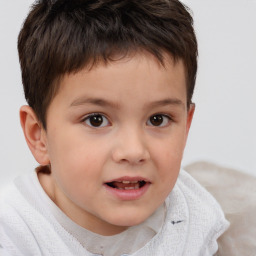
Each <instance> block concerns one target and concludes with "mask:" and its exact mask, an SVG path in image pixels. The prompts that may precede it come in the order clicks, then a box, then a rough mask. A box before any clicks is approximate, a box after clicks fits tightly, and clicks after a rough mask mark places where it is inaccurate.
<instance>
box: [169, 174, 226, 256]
mask: <svg viewBox="0 0 256 256" xmlns="http://www.w3.org/2000/svg"><path fill="white" fill-rule="evenodd" d="M175 190H176V194H177V196H178V197H179V199H178V200H184V201H185V203H184V205H186V206H183V208H184V209H183V211H187V215H184V216H186V217H185V218H186V220H185V221H186V222H187V231H186V233H187V235H186V244H185V254H184V255H189V251H191V250H192V249H193V248H198V249H196V250H198V251H197V253H196V254H195V255H204V256H205V255H212V254H213V253H215V252H216V251H217V248H218V245H217V239H218V238H219V237H220V236H221V234H222V233H224V232H225V231H226V229H227V228H228V226H229V223H228V221H227V220H226V219H225V216H224V213H223V211H222V209H221V207H220V205H219V203H218V202H217V201H216V199H215V198H214V197H213V196H212V195H211V194H210V193H209V192H208V191H207V190H206V189H205V188H204V187H202V186H201V185H200V184H199V183H198V182H197V181H196V180H195V179H194V178H193V177H192V176H190V175H189V174H188V173H187V172H186V171H184V170H181V172H180V175H179V177H178V180H177V183H176V185H175V188H174V191H175ZM177 191H178V192H177ZM174 193H175V192H174ZM169 203H170V205H171V201H170V202H169ZM186 253H187V254H186Z"/></svg>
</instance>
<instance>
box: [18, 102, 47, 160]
mask: <svg viewBox="0 0 256 256" xmlns="http://www.w3.org/2000/svg"><path fill="white" fill-rule="evenodd" d="M20 123H21V126H22V129H23V133H24V136H25V139H26V142H27V144H28V147H29V149H30V151H31V153H32V154H33V156H34V158H35V159H36V161H37V162H38V163H39V164H40V165H48V164H49V163H50V161H49V156H48V152H47V139H46V131H45V129H44V128H43V126H42V124H41V122H39V120H38V118H37V116H36V114H35V112H34V111H33V109H32V108H31V107H29V106H22V107H21V108H20Z"/></svg>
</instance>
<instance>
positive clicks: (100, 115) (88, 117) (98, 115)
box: [82, 113, 110, 128]
mask: <svg viewBox="0 0 256 256" xmlns="http://www.w3.org/2000/svg"><path fill="white" fill-rule="evenodd" d="M93 117H101V118H102V120H103V121H102V122H103V124H104V120H105V122H106V121H107V122H108V123H107V124H104V125H103V126H102V124H100V125H99V126H97V125H95V126H94V125H92V123H91V121H92V120H90V118H93ZM87 121H89V122H90V124H89V123H87ZM95 121H97V120H96V119H95ZM82 122H84V123H86V124H87V125H88V126H90V127H93V128H103V127H106V126H109V125H110V121H109V120H108V118H107V117H106V116H105V115H104V114H102V113H92V114H89V115H87V116H85V117H84V118H83V120H82Z"/></svg>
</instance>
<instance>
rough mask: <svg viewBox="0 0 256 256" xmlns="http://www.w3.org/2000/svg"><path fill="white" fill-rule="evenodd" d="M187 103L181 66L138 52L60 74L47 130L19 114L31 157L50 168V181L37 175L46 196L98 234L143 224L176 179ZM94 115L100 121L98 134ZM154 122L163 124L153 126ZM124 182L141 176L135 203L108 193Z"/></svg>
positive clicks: (30, 115)
mask: <svg viewBox="0 0 256 256" xmlns="http://www.w3.org/2000/svg"><path fill="white" fill-rule="evenodd" d="M186 101H187V99H186V80H185V70H184V65H183V62H182V61H178V62H176V63H175V64H174V63H173V61H172V59H171V57H168V56H167V57H166V62H165V67H163V66H162V65H161V64H159V62H158V61H157V60H156V59H155V57H153V56H152V55H150V54H147V53H143V54H137V55H135V56H133V57H130V58H129V57H126V58H125V59H122V60H118V61H114V62H111V63H109V64H107V65H103V64H99V65H98V66H96V67H94V68H93V69H91V70H88V69H86V68H85V69H83V70H81V71H79V72H77V73H75V74H69V75H65V76H64V77H63V79H62V81H61V84H60V89H59V91H58V93H57V95H56V96H55V97H54V99H53V100H52V102H51V104H50V105H49V107H48V110H47V117H46V122H47V130H44V129H43V128H42V125H41V124H40V122H39V121H38V120H37V117H36V115H35V114H34V112H33V110H32V109H31V108H30V107H28V106H23V107H22V108H21V110H20V117H21V125H22V127H23V130H24V134H25V137H26V140H27V143H28V145H29V148H30V150H31V152H32V153H33V155H34V157H35V159H36V160H37V161H38V162H39V163H40V164H41V165H47V164H50V165H51V174H50V175H47V174H43V173H38V177H39V181H40V183H41V185H42V187H43V188H44V190H45V192H46V193H47V194H48V196H49V197H50V198H51V199H52V200H53V201H54V202H55V204H56V205H57V206H58V207H59V208H60V209H61V210H62V211H63V212H64V213H65V214H66V215H67V216H69V217H70V218H71V219H72V220H73V221H74V222H76V223H77V224H79V225H80V226H82V227H84V228H86V229H88V230H90V231H92V232H95V233H98V234H101V235H114V234H117V233H120V232H122V231H124V230H125V229H126V228H127V227H129V226H133V225H137V224H139V223H141V222H143V221H144V220H146V219H147V218H148V217H149V216H150V215H151V214H152V213H153V212H154V211H155V210H156V209H157V208H158V207H159V206H160V205H161V204H162V203H163V202H164V200H165V198H166V197H167V196H168V194H169V193H170V192H171V191H172V189H173V187H174V185H175V182H176V180H177V177H178V174H179V170H180V164H181V160H182V155H183V150H184V147H185V144H186V140H187V136H188V131H189V127H190V124H191V121H192V117H193V112H194V106H193V105H191V107H190V108H189V109H188V108H187V106H186ZM92 113H98V114H100V115H101V118H102V120H103V122H102V123H100V126H99V127H94V126H93V125H92V124H91V120H92V119H90V117H88V115H90V114H92ZM156 115H160V117H162V123H161V122H158V123H154V122H152V118H151V117H152V116H156ZM158 117H159V116H158ZM155 124H157V125H155ZM123 176H127V177H138V176H139V177H143V179H146V180H147V181H149V186H148V189H147V190H146V192H145V193H144V194H143V195H142V196H140V197H139V198H136V200H122V199H120V198H118V197H116V196H115V195H113V194H112V193H109V191H108V190H107V189H106V186H105V185H104V184H105V183H106V182H107V181H110V180H118V179H119V178H120V177H123Z"/></svg>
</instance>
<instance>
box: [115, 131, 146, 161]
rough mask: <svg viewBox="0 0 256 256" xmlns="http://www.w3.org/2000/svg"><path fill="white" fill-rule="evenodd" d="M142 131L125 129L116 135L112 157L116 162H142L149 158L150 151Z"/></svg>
mask: <svg viewBox="0 0 256 256" xmlns="http://www.w3.org/2000/svg"><path fill="white" fill-rule="evenodd" d="M144 137H145V136H143V132H141V131H139V129H132V128H130V129H126V130H125V131H122V132H119V133H118V134H117V136H116V138H115V139H116V143H115V146H114V149H113V152H112V158H113V160H114V161H115V162H117V163H129V164H131V165H136V164H142V163H144V162H146V161H147V160H149V158H150V153H149V150H148V147H147V143H146V139H145V138H144Z"/></svg>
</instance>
